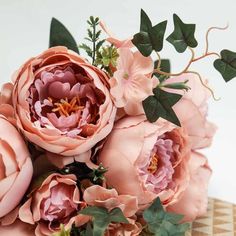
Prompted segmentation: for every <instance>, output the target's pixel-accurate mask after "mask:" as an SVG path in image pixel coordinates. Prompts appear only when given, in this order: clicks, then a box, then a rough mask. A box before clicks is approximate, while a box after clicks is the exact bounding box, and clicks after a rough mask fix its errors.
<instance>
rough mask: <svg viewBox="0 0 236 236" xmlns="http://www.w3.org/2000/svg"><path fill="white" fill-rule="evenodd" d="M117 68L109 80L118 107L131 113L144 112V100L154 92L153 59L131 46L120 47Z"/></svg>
mask: <svg viewBox="0 0 236 236" xmlns="http://www.w3.org/2000/svg"><path fill="white" fill-rule="evenodd" d="M118 53H119V58H118V60H117V70H116V72H115V73H114V75H113V77H112V78H111V79H110V80H109V83H110V87H111V89H110V92H111V95H112V97H113V100H114V103H115V105H116V106H117V107H119V108H122V107H124V109H125V112H126V113H127V114H129V115H137V114H141V113H143V108H142V101H143V100H144V99H145V98H147V97H148V96H149V95H151V94H153V92H152V90H153V87H154V86H155V81H156V79H155V78H153V79H152V78H151V74H152V72H153V67H154V65H153V61H152V59H151V57H144V56H142V54H141V53H140V52H135V53H133V52H132V51H131V50H130V49H129V48H120V49H118Z"/></svg>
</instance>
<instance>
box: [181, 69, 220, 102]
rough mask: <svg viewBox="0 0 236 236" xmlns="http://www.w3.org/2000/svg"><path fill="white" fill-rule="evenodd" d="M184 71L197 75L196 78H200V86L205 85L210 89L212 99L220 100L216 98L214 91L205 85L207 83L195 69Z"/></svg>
mask: <svg viewBox="0 0 236 236" xmlns="http://www.w3.org/2000/svg"><path fill="white" fill-rule="evenodd" d="M185 73H187V74H195V75H197V76H198V78H199V80H200V82H201V84H202V86H203V87H205V88H206V89H207V90H209V91H210V93H211V95H212V97H213V99H214V100H215V101H219V100H220V98H216V96H215V93H214V91H213V90H212V89H211V88H210V87H209V86H207V85H206V84H205V83H204V82H203V79H202V77H201V75H200V74H199V73H198V72H196V71H186V72H185Z"/></svg>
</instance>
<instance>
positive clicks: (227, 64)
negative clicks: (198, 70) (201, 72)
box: [214, 49, 236, 82]
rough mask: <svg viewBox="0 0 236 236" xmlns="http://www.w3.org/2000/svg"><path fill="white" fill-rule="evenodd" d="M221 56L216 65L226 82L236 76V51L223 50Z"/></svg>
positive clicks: (215, 62)
mask: <svg viewBox="0 0 236 236" xmlns="http://www.w3.org/2000/svg"><path fill="white" fill-rule="evenodd" d="M220 55H221V58H220V59H216V60H215V61H214V67H215V68H216V70H218V71H219V72H220V73H221V75H222V77H223V78H224V80H225V82H228V81H230V80H231V79H233V78H235V77H236V53H235V52H232V51H230V50H226V49H225V50H222V51H221V53H220Z"/></svg>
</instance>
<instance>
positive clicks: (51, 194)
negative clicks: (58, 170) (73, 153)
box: [19, 174, 89, 236]
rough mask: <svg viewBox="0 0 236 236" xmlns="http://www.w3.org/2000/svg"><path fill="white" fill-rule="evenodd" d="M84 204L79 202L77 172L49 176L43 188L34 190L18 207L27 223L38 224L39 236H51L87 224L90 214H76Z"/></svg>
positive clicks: (22, 218)
mask: <svg viewBox="0 0 236 236" xmlns="http://www.w3.org/2000/svg"><path fill="white" fill-rule="evenodd" d="M83 207H85V203H84V202H81V201H80V193H79V189H78V188H77V186H76V177H75V175H60V174H51V175H49V176H48V177H47V178H46V179H45V180H44V181H43V183H42V184H41V185H40V187H38V188H36V189H34V190H33V192H32V193H31V194H30V198H29V199H28V200H27V201H26V202H25V203H24V205H23V206H21V207H20V209H19V219H20V220H22V221H23V222H25V223H28V224H32V225H34V224H37V227H36V229H35V235H36V236H43V235H52V234H53V233H55V232H58V231H60V224H64V225H65V229H70V228H71V226H72V224H74V223H75V225H76V226H80V225H83V224H85V223H86V222H87V221H88V220H89V217H87V216H84V215H77V212H78V210H80V209H81V208H83Z"/></svg>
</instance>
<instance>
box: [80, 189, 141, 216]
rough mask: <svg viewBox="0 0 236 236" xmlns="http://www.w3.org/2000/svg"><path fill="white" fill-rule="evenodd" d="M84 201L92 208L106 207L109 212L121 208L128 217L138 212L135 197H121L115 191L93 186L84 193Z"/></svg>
mask: <svg viewBox="0 0 236 236" xmlns="http://www.w3.org/2000/svg"><path fill="white" fill-rule="evenodd" d="M83 198H84V201H85V202H86V203H87V204H88V205H90V206H98V207H105V208H107V209H108V210H109V211H110V210H112V209H113V208H116V207H119V208H120V209H121V210H122V211H123V214H124V215H125V216H126V217H132V216H133V215H135V213H136V212H137V210H138V201H137V198H136V197H135V196H129V195H119V194H118V193H117V191H116V190H115V189H106V188H104V187H101V186H99V185H93V186H91V187H89V188H87V189H86V190H85V191H84V195H83Z"/></svg>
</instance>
